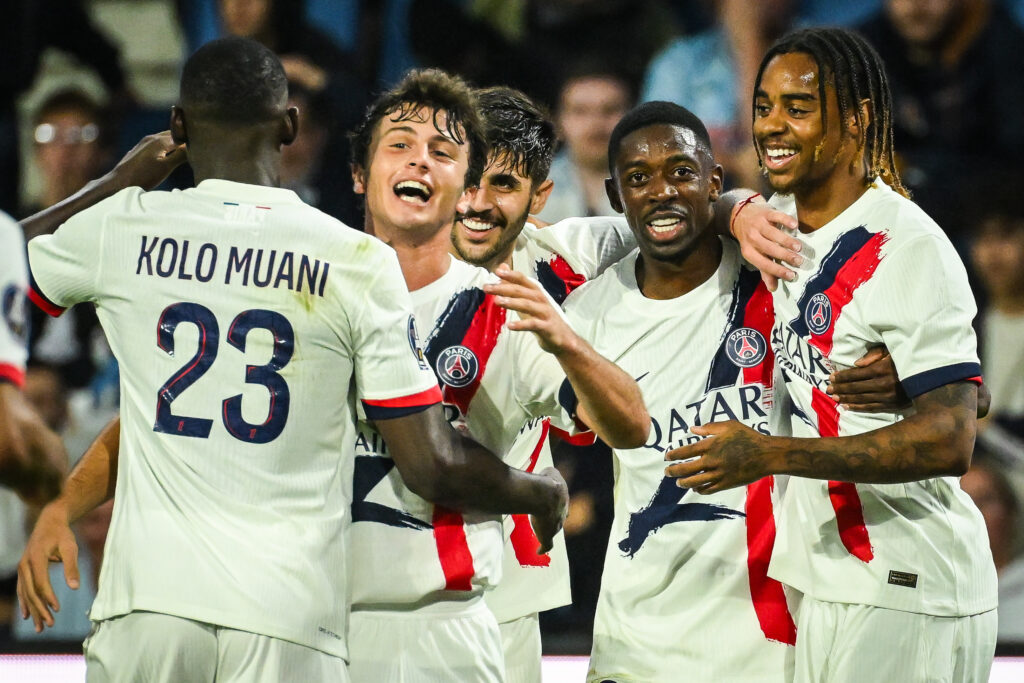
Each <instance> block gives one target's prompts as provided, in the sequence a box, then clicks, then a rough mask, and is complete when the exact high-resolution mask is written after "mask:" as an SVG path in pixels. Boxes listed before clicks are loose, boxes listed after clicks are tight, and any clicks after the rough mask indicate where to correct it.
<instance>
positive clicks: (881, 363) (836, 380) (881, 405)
mask: <svg viewBox="0 0 1024 683" xmlns="http://www.w3.org/2000/svg"><path fill="white" fill-rule="evenodd" d="M826 393H828V394H830V395H831V396H832V398H834V399H835V400H836V401H837V402H838V403H839V404H840V405H841V406H843V407H844V408H847V409H849V410H854V411H857V412H861V413H892V412H895V411H897V410H906V409H907V408H909V407H910V406H911V400H910V397H909V396H908V395H907V392H906V390H905V389H904V388H903V385H902V384H901V383H900V377H899V373H897V372H896V364H895V363H894V362H893V360H892V356H891V355H890V354H889V351H888V349H886V348H885V347H884V346H876V347H874V348H872V349H869V350H868V352H867V353H866V354H864V355H863V356H861V357H860V358H859V359H857V361H856V362H855V363H854V367H852V368H848V369H846V370H840V371H839V372H834V373H832V375H831V376H829V385H828V388H827V389H826ZM991 403H992V394H991V393H989V390H988V386H986V385H985V384H981V385H980V386H979V387H978V413H977V417H978V419H979V420H980V419H981V418H983V417H985V416H986V415H988V409H989V406H990V405H991Z"/></svg>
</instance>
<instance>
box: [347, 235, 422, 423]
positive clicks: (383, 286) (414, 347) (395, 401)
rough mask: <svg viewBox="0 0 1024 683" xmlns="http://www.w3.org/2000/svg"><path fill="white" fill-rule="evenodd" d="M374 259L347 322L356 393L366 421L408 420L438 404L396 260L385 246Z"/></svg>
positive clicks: (409, 301)
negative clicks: (364, 286)
mask: <svg viewBox="0 0 1024 683" xmlns="http://www.w3.org/2000/svg"><path fill="white" fill-rule="evenodd" d="M378 253H379V254H380V258H379V259H377V260H373V261H372V262H371V263H368V264H367V265H368V270H367V271H366V272H367V273H373V275H372V276H371V277H368V278H367V281H368V282H367V285H366V288H365V289H363V290H362V292H358V293H357V292H353V294H356V295H357V296H358V298H359V299H360V300H359V301H358V302H357V303H356V308H355V311H354V315H352V316H351V333H352V335H353V349H354V354H355V378H356V391H357V395H358V397H359V399H360V401H361V403H362V407H363V410H364V412H365V414H366V417H367V419H369V420H385V419H391V418H396V417H402V416H403V415H411V414H413V413H416V412H419V411H421V410H425V409H426V408H429V407H430V406H432V405H434V404H435V403H439V402H440V401H441V390H440V389H439V388H438V386H437V379H436V377H435V376H434V373H433V371H432V370H431V369H430V366H429V365H427V362H426V360H425V358H424V356H423V350H422V348H421V345H420V342H419V338H418V335H417V333H416V321H415V318H414V316H413V312H412V311H413V309H412V301H411V299H410V297H409V291H408V290H407V289H406V286H405V278H404V277H403V276H402V271H401V269H400V268H399V266H398V259H397V257H396V256H395V255H394V252H392V251H391V250H390V248H388V247H385V246H384V245H380V251H379V252H378ZM368 261H371V260H370V259H368ZM361 289H362V288H361ZM360 294H361V296H360Z"/></svg>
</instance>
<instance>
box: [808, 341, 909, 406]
mask: <svg viewBox="0 0 1024 683" xmlns="http://www.w3.org/2000/svg"><path fill="white" fill-rule="evenodd" d="M825 391H826V392H827V393H828V394H830V395H831V396H832V398H834V399H835V400H836V401H838V402H839V403H840V404H841V405H842V406H843V407H844V408H847V409H849V410H855V411H857V412H861V413H879V412H886V413H888V412H893V411H895V410H903V409H905V408H909V407H910V405H911V402H910V397H909V396H907V392H906V391H904V390H903V385H902V384H900V378H899V375H897V374H896V366H895V364H893V362H892V356H890V355H889V351H888V349H886V348H885V347H884V346H876V347H875V348H873V349H868V352H867V353H866V354H864V355H863V356H861V357H860V358H859V359H857V361H856V362H855V363H854V367H852V368H850V369H848V370H840V371H839V372H834V373H832V374H831V375H830V376H829V386H828V388H827V389H826V390H825Z"/></svg>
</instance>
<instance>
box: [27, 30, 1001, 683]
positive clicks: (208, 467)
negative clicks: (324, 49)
mask: <svg viewBox="0 0 1024 683" xmlns="http://www.w3.org/2000/svg"><path fill="white" fill-rule="evenodd" d="M286 98H287V87H286V83H285V80H284V73H283V70H282V69H281V67H280V64H279V62H278V61H277V59H276V57H274V55H273V54H272V53H270V52H269V51H267V50H266V49H264V48H262V47H260V46H259V45H258V44H256V43H254V42H251V41H246V40H241V39H226V40H221V41H215V42H213V43H210V44H208V45H206V46H204V47H202V48H200V50H199V51H197V52H196V54H195V55H193V56H192V57H191V58H190V60H189V62H188V63H187V64H186V66H185V70H184V73H183V76H182V84H181V96H180V100H179V104H178V106H176V107H175V108H174V110H173V113H172V118H171V131H170V133H169V134H164V135H161V136H154V137H151V138H149V139H147V140H146V141H144V142H143V143H142V144H141V145H140V146H139V147H137V148H136V149H135V150H133V151H132V152H130V153H129V155H128V156H127V157H126V158H125V160H123V161H122V162H121V164H119V166H118V167H117V168H116V169H115V170H114V171H113V172H111V174H108V176H105V177H104V178H101V179H99V180H98V181H95V182H94V183H92V184H90V185H89V186H87V187H86V188H85V189H84V190H83V191H82V192H81V193H79V194H78V195H76V196H74V197H72V198H71V199H69V200H68V201H66V202H64V203H62V204H60V205H57V206H56V207H54V208H53V209H50V210H48V211H47V212H44V213H42V214H38V215H37V216H35V217H33V218H31V219H28V221H27V222H28V223H31V227H32V228H33V229H35V230H42V231H44V232H50V231H53V230H54V229H56V231H55V232H54V233H53V234H52V235H45V236H42V237H38V238H36V239H34V240H32V241H31V242H30V244H29V265H30V272H31V287H32V290H31V296H32V298H33V299H34V300H35V301H36V303H38V304H39V305H41V306H42V307H43V308H44V309H45V310H47V311H48V312H50V313H53V314H59V313H60V312H61V311H62V310H63V309H64V308H65V307H67V306H70V305H72V304H74V303H77V302H81V301H91V302H93V303H94V304H95V305H96V306H97V309H98V312H99V317H100V320H101V322H102V323H103V325H104V329H105V331H106V333H107V336H108V339H109V340H110V343H111V348H112V349H113V351H114V354H115V355H116V357H117V358H118V361H119V363H120V367H121V393H122V406H121V416H120V419H119V420H118V421H115V422H114V423H112V424H111V425H110V426H108V428H107V429H106V430H104V432H103V434H101V435H100V437H99V438H98V439H97V441H96V443H94V444H93V446H92V447H91V448H90V450H89V451H88V452H87V453H86V455H85V456H84V457H83V459H82V461H81V462H80V464H79V465H78V466H77V467H76V469H75V470H74V471H73V472H72V473H71V475H70V476H69V477H68V479H67V481H66V482H65V485H64V488H63V491H62V493H61V494H60V496H59V497H58V498H57V499H56V500H55V501H53V502H52V503H50V504H49V505H48V506H47V507H46V508H44V510H43V512H42V514H41V516H40V519H39V522H38V524H37V526H36V529H35V531H34V532H33V534H32V537H31V539H30V541H29V544H28V547H27V549H26V551H25V555H24V557H23V559H22V562H21V564H20V565H19V585H18V592H19V597H20V599H21V605H22V616H23V617H25V618H27V617H29V616H31V618H32V619H33V620H34V622H35V624H36V627H37V629H42V628H43V627H44V625H52V623H53V618H54V616H53V613H54V612H55V611H56V610H57V609H59V605H58V603H57V601H56V599H55V597H54V594H53V591H52V587H51V586H50V584H49V580H48V577H47V564H48V562H49V561H51V560H57V561H63V562H64V564H65V573H66V576H67V577H68V580H69V583H70V584H72V585H76V582H77V568H76V563H75V557H76V553H77V548H76V546H75V543H74V539H73V536H72V534H71V531H70V526H69V525H70V524H71V523H73V522H74V521H75V520H76V519H77V518H79V517H80V516H81V515H82V514H84V513H85V512H87V511H88V510H89V509H91V508H92V507H94V506H96V505H98V504H99V503H101V502H102V501H104V500H106V499H108V498H109V497H111V496H113V495H114V493H115V490H116V492H117V496H116V498H115V503H114V505H115V508H114V516H113V522H112V526H111V530H110V534H109V538H108V545H107V551H106V553H105V554H104V562H103V567H102V571H101V574H100V576H101V579H100V587H99V593H98V595H97V599H96V604H95V605H94V607H93V611H92V613H91V615H90V616H91V618H92V619H93V621H94V622H96V626H95V628H94V631H93V634H92V635H91V636H90V637H89V639H88V640H87V641H86V645H85V653H86V661H87V665H88V680H90V681H108V680H109V681H137V680H160V681H179V680H189V681H193V680H195V681H262V680H266V681H280V680H310V681H314V680H316V681H319V680H324V681H346V680H353V681H373V682H376V681H403V682H418V681H424V682H426V681H480V682H485V681H486V682H493V681H509V682H512V681H523V682H526V681H531V682H535V681H539V680H540V661H541V647H540V633H539V627H538V619H537V614H538V613H539V612H540V611H544V610H547V609H551V608H554V607H558V606H561V605H565V604H569V603H570V602H571V594H570V587H569V579H568V560H567V558H566V554H565V544H564V540H563V538H562V536H561V535H560V534H559V533H558V532H559V529H560V526H561V522H562V520H563V518H564V515H565V511H566V505H567V494H566V489H565V483H564V481H562V479H561V477H560V476H559V475H558V473H557V471H556V470H555V469H554V468H553V467H552V462H551V454H550V449H549V446H548V439H549V438H550V437H551V435H552V434H554V433H561V434H564V433H574V432H582V433H587V434H590V435H593V436H596V437H598V438H601V439H602V440H604V441H605V442H606V443H607V444H608V445H609V446H611V447H612V449H613V453H614V456H613V457H614V458H615V472H616V481H615V517H614V522H613V526H612V532H611V534H612V535H611V538H610V539H609V543H608V550H607V557H606V561H605V569H604V574H603V576H602V586H601V593H600V597H599V602H598V611H597V618H596V623H595V627H594V646H593V652H592V656H591V664H590V673H589V674H588V680H592V681H679V680H688V681H689V680H693V681H751V682H753V681H794V680H795V681H850V682H853V681H866V680H877V681H917V680H920V681H925V680H928V681H932V680H938V681H965V682H966V681H982V680H987V672H988V669H989V666H990V664H991V658H992V653H993V650H994V645H995V628H996V620H995V607H996V600H995V570H994V567H993V564H992V559H991V554H990V552H989V550H988V545H987V543H986V541H985V536H984V531H983V529H984V525H983V523H982V519H981V516H980V514H979V512H978V511H977V509H976V508H974V506H973V504H972V503H971V502H970V500H969V499H968V498H967V496H966V495H965V494H963V492H961V491H960V489H959V485H958V481H957V479H956V477H957V476H959V475H960V474H962V473H963V472H964V471H965V470H966V468H967V465H968V464H969V462H970V456H971V450H972V448H973V442H974V430H975V420H976V418H975V415H976V413H977V411H978V403H979V401H978V395H979V385H980V384H981V379H980V367H979V364H978V360H977V356H976V351H975V339H974V334H973V332H972V330H971V326H970V323H971V319H972V318H973V316H974V313H975V309H974V304H973V299H972V297H971V293H970V289H969V286H968V284H967V280H966V276H965V274H964V269H963V266H962V265H961V263H960V262H959V260H958V258H957V256H956V254H955V252H954V251H953V248H952V247H951V246H950V244H949V242H948V240H947V239H946V238H945V236H944V235H943V233H942V232H941V230H940V229H939V228H938V226H936V225H935V224H934V222H932V221H931V220H930V219H929V218H928V217H927V216H926V215H925V214H924V213H923V212H921V210H920V209H918V208H917V207H916V205H914V204H913V203H912V202H911V201H910V200H909V199H907V198H906V196H905V192H904V190H903V188H902V185H901V184H900V181H899V177H898V175H897V173H896V170H895V169H894V167H893V165H892V155H893V151H892V132H891V130H890V128H889V108H890V102H889V94H888V86H887V84H886V79H885V72H884V69H883V67H882V65H881V63H880V61H879V58H878V56H877V55H876V54H875V53H874V51H872V50H871V48H869V47H868V46H867V45H866V43H864V41H863V40H862V39H860V38H859V37H858V36H856V35H855V34H853V33H850V32H847V31H843V30H838V29H815V30H808V31H802V32H798V33H794V34H791V35H790V36H787V37H785V38H783V39H782V40H781V41H780V42H779V43H777V44H776V45H775V46H773V47H772V48H771V50H770V51H769V52H768V54H767V55H766V56H765V59H764V61H763V63H762V66H761V70H760V72H759V75H758V78H757V83H756V89H755V93H754V98H753V105H754V106H753V129H754V139H755V146H756V150H757V153H758V158H759V160H760V163H761V165H762V168H763V170H764V171H765V175H766V177H767V179H768V182H769V183H770V184H771V186H772V187H773V188H774V189H775V190H776V195H775V196H774V197H773V198H772V199H771V201H770V202H768V203H765V202H764V201H763V200H762V201H759V195H755V194H753V193H752V192H749V191H744V190H737V191H733V192H730V193H723V174H722V169H721V167H720V166H718V165H717V164H716V163H715V160H714V156H713V152H712V149H711V143H710V140H709V137H708V133H707V130H706V129H705V127H704V125H703V124H702V123H701V121H700V120H699V119H698V118H697V117H695V116H694V115H693V114H692V113H690V112H689V111H687V110H685V109H683V108H682V107H679V106H677V105H674V104H669V103H666V102H649V103H645V104H642V105H640V106H638V107H636V108H635V109H634V110H632V111H631V112H629V113H628V114H627V115H626V116H625V117H624V118H623V119H622V120H621V121H620V122H619V124H618V125H617V126H616V128H615V131H614V132H613V134H612V136H611V140H610V142H609V155H608V157H609V171H610V177H609V179H608V180H607V181H606V185H607V192H608V197H609V200H610V201H611V204H612V206H613V207H614V208H615V209H616V210H617V211H619V212H621V213H623V214H624V217H625V220H622V219H582V218H581V219H569V220H567V221H563V222H561V223H558V224H556V225H553V226H549V227H545V228H536V227H534V226H532V225H530V224H529V223H528V222H527V221H528V217H529V215H530V214H531V213H536V212H538V211H540V210H541V208H542V207H543V205H544V202H545V200H546V199H547V196H548V194H549V193H550V191H551V181H550V180H548V179H547V172H548V169H549V167H550V163H551V158H552V154H553V148H554V142H555V136H554V132H553V127H552V124H551V123H550V121H549V120H548V119H547V118H546V116H545V115H544V113H543V112H542V111H541V110H540V109H539V108H538V107H537V106H536V105H534V104H533V103H532V102H530V100H529V99H528V98H527V97H526V96H524V95H522V94H521V93H518V92H517V91H514V90H511V89H508V88H489V89H485V90H480V91H473V90H471V89H470V88H469V87H468V86H467V85H466V84H465V83H464V82H462V81H461V80H459V79H458V78H456V77H453V76H450V75H448V74H445V73H443V72H440V71H437V70H421V71H415V72H411V73H410V74H409V75H407V77H406V78H405V79H404V80H403V81H402V82H401V83H399V84H398V85H397V86H395V87H394V88H393V89H392V90H390V91H388V92H386V93H384V94H383V95H381V96H380V97H379V98H378V99H377V101H376V102H375V103H374V104H373V105H371V107H370V108H369V110H368V111H367V114H366V117H365V119H364V120H363V122H362V123H361V124H360V126H359V127H358V128H357V130H356V131H355V132H354V133H353V134H352V143H353V144H352V148H353V160H352V176H353V182H354V186H355V189H356V191H357V193H360V194H363V195H364V196H365V208H366V223H365V226H364V228H365V232H366V234H362V233H360V232H357V231H354V230H350V229H348V228H346V226H343V225H341V224H340V223H338V222H336V221H334V220H333V219H330V218H328V217H327V216H325V215H324V214H322V213H320V212H318V211H316V210H315V209H313V208H311V207H309V206H306V205H305V204H303V203H302V202H301V201H300V200H299V199H298V198H297V197H296V196H295V195H294V194H293V193H291V192H289V191H286V190H282V189H280V188H278V187H276V184H277V169H278V167H279V163H280V147H281V145H285V144H288V143H289V142H291V140H293V139H294V137H295V135H296V134H297V124H298V120H297V116H296V111H295V110H294V109H288V108H287V106H286ZM182 146H184V150H185V151H182ZM186 154H187V158H188V161H189V163H190V164H191V166H192V168H193V171H194V173H195V177H196V181H197V186H196V187H195V188H193V189H189V190H185V191H181V192H178V191H175V192H171V193H166V192H146V191H144V190H142V189H140V186H141V187H154V186H156V185H157V184H159V182H160V181H161V180H162V179H163V177H165V176H166V174H167V173H168V172H169V171H170V170H171V169H173V167H174V166H175V165H177V164H178V163H181V162H182V161H184V157H185V155H186ZM58 226H60V227H59V229H57V227H58ZM733 235H734V236H735V237H736V239H738V241H739V243H738V244H737V242H736V241H735V240H734V239H733ZM140 245H141V246H140ZM147 245H151V246H149V247H148V250H147ZM157 245H159V246H157ZM181 245H198V246H193V249H194V250H195V253H194V255H192V256H189V257H188V258H191V259H193V262H194V264H195V268H194V269H191V270H189V269H186V270H182V271H181V272H182V273H184V276H183V275H181V274H180V273H179V272H178V270H175V269H173V267H172V266H173V264H174V263H177V262H179V261H180V263H186V260H187V258H186V254H185V253H180V255H179V247H181V248H183V247H182V246H181ZM140 249H141V252H140ZM797 251H799V254H798V253H796V252H797ZM232 258H233V259H234V260H233V261H232ZM243 260H244V264H243ZM169 264H170V265H169ZM204 264H205V265H204ZM751 264H753V265H751ZM787 264H788V266H790V267H787ZM243 265H244V270H245V274H246V275H247V277H246V278H244V281H243V278H241V276H240V272H241V270H240V269H242V268H243ZM754 266H756V267H757V268H760V269H761V270H762V271H763V273H759V272H758V270H757V269H756V268H755V267H754ZM232 267H233V268H234V270H233V271H232ZM250 268H251V271H250ZM303 268H305V270H303ZM314 268H315V272H314ZM221 269H223V271H221ZM172 271H173V272H172ZM161 273H166V274H164V275H160V274H161ZM218 273H219V276H218ZM232 273H234V277H232ZM250 273H251V277H248V275H250ZM158 275H159V276H158ZM200 275H202V277H200ZM779 277H781V279H782V281H781V282H778V281H777V280H776V278H779ZM302 283H307V284H308V287H306V288H305V289H303V287H302ZM221 332H223V333H224V335H225V337H224V339H223V340H222V339H221V338H220V334H221ZM154 335H155V337H156V339H155V340H154V339H153V337H154ZM147 340H148V341H147ZM883 347H884V352H883V351H881V350H880V349H882V348H883ZM877 358H882V360H880V361H878V362H876V363H873V364H870V365H869V364H868V363H867V360H874V359H877ZM154 404H155V405H154Z"/></svg>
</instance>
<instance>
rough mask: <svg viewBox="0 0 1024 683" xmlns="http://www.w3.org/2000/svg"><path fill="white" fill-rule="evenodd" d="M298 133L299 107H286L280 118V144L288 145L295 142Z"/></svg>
mask: <svg viewBox="0 0 1024 683" xmlns="http://www.w3.org/2000/svg"><path fill="white" fill-rule="evenodd" d="M298 134H299V108H298V107H288V111H287V112H285V115H284V118H283V119H281V144H282V145H290V144H292V143H293V142H295V136H297V135H298Z"/></svg>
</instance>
